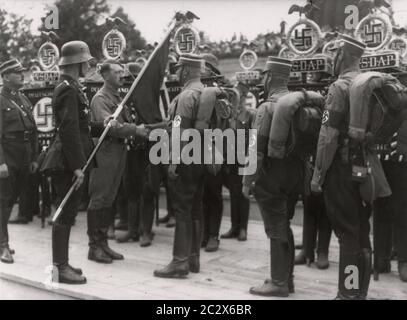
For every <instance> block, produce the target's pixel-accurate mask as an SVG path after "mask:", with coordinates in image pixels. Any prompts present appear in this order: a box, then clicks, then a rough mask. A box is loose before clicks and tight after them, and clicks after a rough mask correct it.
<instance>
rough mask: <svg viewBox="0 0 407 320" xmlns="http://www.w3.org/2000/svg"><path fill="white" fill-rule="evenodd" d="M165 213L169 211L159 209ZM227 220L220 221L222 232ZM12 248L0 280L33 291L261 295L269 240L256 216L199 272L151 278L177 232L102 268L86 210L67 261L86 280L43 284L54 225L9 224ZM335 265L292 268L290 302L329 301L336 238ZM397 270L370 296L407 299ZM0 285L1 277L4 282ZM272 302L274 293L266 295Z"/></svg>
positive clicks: (161, 232)
mask: <svg viewBox="0 0 407 320" xmlns="http://www.w3.org/2000/svg"><path fill="white" fill-rule="evenodd" d="M162 214H164V212H162ZM229 225H230V220H229V218H227V217H226V218H224V219H223V222H222V232H223V231H226V230H227V229H228V227H229ZM9 228H10V229H9V230H10V236H11V246H12V248H13V249H15V250H16V254H15V256H14V258H15V263H14V264H12V265H7V264H3V263H0V277H1V278H5V279H8V280H11V281H16V282H18V283H21V284H24V285H28V286H30V287H34V288H41V289H44V290H54V293H56V294H58V295H63V296H66V297H73V298H79V299H202V300H204V299H242V300H249V299H262V298H260V297H256V296H253V295H251V294H249V293H248V290H249V288H250V287H251V286H254V285H258V284H261V283H262V282H263V281H264V279H265V278H266V277H267V276H268V275H269V255H268V241H267V238H266V236H265V234H264V231H263V226H262V223H261V222H260V221H253V220H251V221H250V223H249V230H248V241H246V242H238V241H237V240H222V241H221V244H220V249H219V250H218V251H217V252H214V253H207V252H204V251H203V250H202V253H201V273H199V274H190V275H189V277H188V279H184V280H172V279H159V278H155V277H153V270H154V269H156V268H160V267H163V266H164V265H166V264H167V263H168V262H169V261H170V259H171V252H172V238H173V232H174V229H167V228H165V227H164V226H163V225H162V226H160V227H154V228H155V230H154V231H155V233H156V236H155V239H154V242H153V245H152V246H151V247H148V248H141V247H140V246H139V244H138V243H134V242H133V243H127V244H117V243H116V242H114V241H110V244H111V247H112V248H114V249H115V250H117V251H119V252H121V253H123V254H124V255H125V260H124V261H117V262H114V263H113V264H111V265H102V264H97V263H94V262H91V261H89V260H87V250H88V246H87V241H88V240H87V235H86V214H85V213H80V214H79V216H78V219H77V223H76V226H75V227H74V228H73V231H72V235H71V246H70V262H71V264H72V265H74V266H78V267H81V268H83V270H84V274H85V275H86V277H87V278H88V283H87V284H86V285H80V286H68V285H59V288H58V289H51V288H50V286H47V285H45V283H46V279H47V277H48V276H47V272H46V267H47V266H49V265H50V263H51V227H49V226H47V227H46V228H45V229H41V227H40V223H39V219H37V218H35V221H34V222H33V223H31V224H29V225H23V226H19V225H9ZM293 229H294V234H295V240H296V243H300V242H301V227H300V226H294V227H293ZM330 261H331V267H330V268H329V269H328V270H325V271H321V270H318V269H317V268H316V267H315V266H314V265H312V266H311V267H306V266H298V267H296V268H295V286H296V293H295V294H294V295H291V296H290V299H318V300H320V299H332V298H333V297H334V296H335V294H336V281H337V272H338V265H337V261H338V244H337V240H336V238H334V237H333V239H332V241H331V252H330ZM392 268H393V272H392V273H391V274H387V275H380V281H378V282H375V281H373V280H372V284H371V290H370V291H369V298H373V299H407V283H402V282H401V281H400V280H399V278H398V275H397V273H396V272H395V271H396V269H397V268H396V265H395V264H394V263H393V266H392ZM0 290H1V282H0ZM266 299H270V298H266Z"/></svg>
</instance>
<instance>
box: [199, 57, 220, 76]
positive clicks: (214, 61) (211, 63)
mask: <svg viewBox="0 0 407 320" xmlns="http://www.w3.org/2000/svg"><path fill="white" fill-rule="evenodd" d="M202 59H203V60H204V61H205V65H206V66H207V67H208V68H209V69H211V70H212V71H213V72H214V73H216V74H217V75H220V71H219V69H218V67H219V60H218V58H217V57H216V56H215V55H213V54H212V53H205V54H203V55H202Z"/></svg>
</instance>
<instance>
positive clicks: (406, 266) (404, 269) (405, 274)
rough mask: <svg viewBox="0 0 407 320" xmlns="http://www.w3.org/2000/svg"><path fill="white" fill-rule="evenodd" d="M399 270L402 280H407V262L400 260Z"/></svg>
mask: <svg viewBox="0 0 407 320" xmlns="http://www.w3.org/2000/svg"><path fill="white" fill-rule="evenodd" d="M398 270H399V277H400V280H401V281H403V282H407V262H401V261H399V262H398Z"/></svg>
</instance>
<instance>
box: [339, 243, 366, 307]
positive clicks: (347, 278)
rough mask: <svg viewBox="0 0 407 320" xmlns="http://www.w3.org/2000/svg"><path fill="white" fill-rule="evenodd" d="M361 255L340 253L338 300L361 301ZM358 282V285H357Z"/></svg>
mask: <svg viewBox="0 0 407 320" xmlns="http://www.w3.org/2000/svg"><path fill="white" fill-rule="evenodd" d="M359 261H360V258H359V254H357V253H345V252H342V251H341V252H340V253H339V277H338V278H339V281H338V295H337V297H336V299H338V300H357V299H359V292H360V290H359V286H360V284H359V280H358V279H359V278H360V276H361V274H360V267H359ZM355 281H356V283H355Z"/></svg>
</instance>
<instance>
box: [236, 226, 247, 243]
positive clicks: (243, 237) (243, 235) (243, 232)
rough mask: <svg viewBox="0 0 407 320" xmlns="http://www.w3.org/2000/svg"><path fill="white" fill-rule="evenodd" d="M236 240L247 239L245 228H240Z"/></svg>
mask: <svg viewBox="0 0 407 320" xmlns="http://www.w3.org/2000/svg"><path fill="white" fill-rule="evenodd" d="M237 240H239V241H246V240H247V231H246V230H245V229H240V231H239V235H238V237H237Z"/></svg>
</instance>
